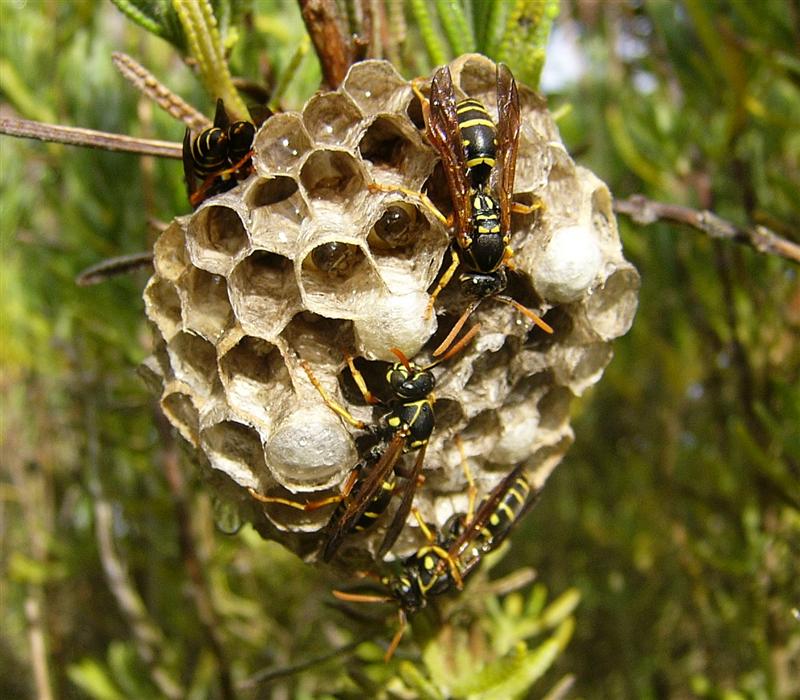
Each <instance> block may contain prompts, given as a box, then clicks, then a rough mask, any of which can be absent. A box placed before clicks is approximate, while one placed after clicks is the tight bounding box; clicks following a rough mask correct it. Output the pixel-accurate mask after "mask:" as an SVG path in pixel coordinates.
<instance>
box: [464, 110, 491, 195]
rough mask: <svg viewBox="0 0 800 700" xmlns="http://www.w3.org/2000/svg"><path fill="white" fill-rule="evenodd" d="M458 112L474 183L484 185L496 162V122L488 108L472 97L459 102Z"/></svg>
mask: <svg viewBox="0 0 800 700" xmlns="http://www.w3.org/2000/svg"><path fill="white" fill-rule="evenodd" d="M456 114H457V115H458V126H459V128H460V130H461V142H462V144H463V146H464V150H465V152H466V156H467V168H468V169H469V175H470V179H471V180H472V185H473V186H474V187H480V186H483V185H485V184H486V182H487V181H488V179H489V175H490V173H491V172H492V168H494V164H495V156H496V151H497V140H496V136H495V126H494V122H493V121H492V119H491V117H490V116H489V113H488V112H487V111H486V108H485V107H484V106H483V105H482V104H481V103H480V102H478V100H475V99H472V98H469V99H466V100H462V101H461V102H459V103H458V105H457V106H456Z"/></svg>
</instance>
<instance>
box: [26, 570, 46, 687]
mask: <svg viewBox="0 0 800 700" xmlns="http://www.w3.org/2000/svg"><path fill="white" fill-rule="evenodd" d="M42 598H43V596H42V591H41V586H33V585H28V596H27V597H26V598H25V620H26V621H27V623H28V643H29V644H30V650H31V666H32V667H33V678H34V681H35V683H36V697H37V698H39V700H53V687H52V684H51V683H50V668H49V666H50V664H49V660H48V656H47V635H46V628H45V624H44V614H43V610H42V607H43V600H42Z"/></svg>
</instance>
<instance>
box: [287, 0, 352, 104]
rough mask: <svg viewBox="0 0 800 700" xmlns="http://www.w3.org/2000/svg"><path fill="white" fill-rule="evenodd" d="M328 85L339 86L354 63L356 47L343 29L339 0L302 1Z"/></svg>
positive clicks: (310, 33) (305, 18)
mask: <svg viewBox="0 0 800 700" xmlns="http://www.w3.org/2000/svg"><path fill="white" fill-rule="evenodd" d="M298 2H299V4H300V13H301V14H302V16H303V22H305V25H306V29H307V30H308V35H309V36H310V37H311V41H312V43H313V44H314V49H315V50H316V52H317V56H318V57H319V63H320V66H321V68H322V78H323V81H324V82H325V83H326V85H327V86H328V87H329V88H330V89H331V90H335V89H336V88H338V87H339V85H340V84H341V82H342V81H343V80H344V76H345V75H346V74H347V70H348V69H349V68H350V64H351V63H352V62H353V48H352V44H351V43H350V41H348V39H347V37H346V36H345V33H344V31H343V30H342V20H341V17H340V16H339V10H338V8H337V6H336V2H335V0H298Z"/></svg>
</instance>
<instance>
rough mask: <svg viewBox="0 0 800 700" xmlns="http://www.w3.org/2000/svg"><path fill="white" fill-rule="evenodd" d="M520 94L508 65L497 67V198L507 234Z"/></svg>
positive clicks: (515, 158)
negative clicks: (498, 177) (498, 180)
mask: <svg viewBox="0 0 800 700" xmlns="http://www.w3.org/2000/svg"><path fill="white" fill-rule="evenodd" d="M519 125H520V109H519V92H518V91H517V83H516V81H515V80H514V76H513V75H512V74H511V71H510V70H509V68H508V66H507V65H505V64H504V63H498V64H497V165H498V171H499V173H500V182H499V183H498V187H497V196H498V199H499V200H500V217H501V224H502V227H503V231H504V232H508V231H510V230H511V196H512V195H513V194H514V173H515V170H516V167H517V149H518V147H519Z"/></svg>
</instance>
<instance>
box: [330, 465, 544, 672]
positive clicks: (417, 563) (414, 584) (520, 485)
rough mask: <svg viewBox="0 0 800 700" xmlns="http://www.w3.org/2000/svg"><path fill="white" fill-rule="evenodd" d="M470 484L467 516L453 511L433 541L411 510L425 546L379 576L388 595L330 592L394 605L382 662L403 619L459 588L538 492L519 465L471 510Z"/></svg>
mask: <svg viewBox="0 0 800 700" xmlns="http://www.w3.org/2000/svg"><path fill="white" fill-rule="evenodd" d="M467 479H468V481H469V484H470V500H469V508H468V513H467V514H463V513H457V514H455V515H453V516H452V517H451V518H450V519H449V520H448V521H447V523H446V524H445V526H444V528H443V530H442V533H441V534H440V535H439V536H438V537H437V536H435V535H434V534H433V532H432V530H431V528H429V527H428V526H427V525H426V524H425V523H424V522H423V520H422V518H421V517H420V516H419V514H418V513H417V512H416V511H414V515H415V516H416V517H417V520H418V521H419V525H420V529H421V530H422V532H423V534H424V535H425V538H426V539H427V543H426V544H424V545H423V546H422V547H420V548H419V549H418V550H417V551H416V552H415V553H414V554H412V555H411V556H410V557H408V558H407V559H406V560H405V561H404V562H403V563H402V566H401V568H400V570H399V572H398V573H396V574H394V575H393V576H384V577H382V578H381V584H382V585H383V586H384V587H385V588H386V589H387V592H388V595H370V594H361V593H346V592H343V591H334V592H333V593H334V595H335V596H336V597H337V598H339V599H340V600H344V601H349V602H359V603H365V602H366V603H389V602H393V603H395V604H397V606H398V618H399V625H398V629H397V632H396V633H395V635H394V637H393V638H392V641H391V643H390V644H389V648H388V649H387V651H386V655H385V657H384V658H385V660H387V661H388V660H389V659H390V658H391V657H392V655H393V654H394V652H395V650H396V649H397V646H398V645H399V643H400V640H401V639H402V636H403V633H404V632H405V628H406V625H407V618H408V616H409V615H412V614H414V613H415V612H417V611H418V610H420V609H422V608H424V607H425V606H426V605H427V603H428V600H429V599H431V598H433V597H434V596H438V595H443V594H445V593H449V592H451V591H453V590H455V589H461V588H462V587H463V581H464V579H465V578H466V577H467V576H468V575H469V574H470V573H472V572H473V571H474V570H475V569H476V568H477V566H478V565H479V564H480V562H481V561H482V558H483V556H484V555H485V554H486V553H487V552H490V551H492V550H494V549H496V548H497V547H498V546H499V545H500V543H501V542H502V541H503V540H504V539H505V537H506V536H507V535H508V533H509V532H510V531H511V528H512V527H513V525H514V524H515V523H516V522H517V521H519V519H520V518H521V517H522V516H523V515H524V514H525V513H526V512H527V511H528V510H529V509H530V508H531V507H532V506H533V505H534V504H535V503H536V501H537V500H538V493H539V492H538V490H537V491H536V492H533V493H532V492H531V487H530V484H529V482H528V480H527V478H526V477H525V474H524V469H523V465H519V466H517V467H515V468H514V469H513V470H512V471H511V472H509V474H508V475H506V476H505V477H504V478H503V480H502V481H500V483H499V484H497V486H495V488H494V489H492V491H491V492H490V493H489V495H488V496H487V497H486V498H485V499H484V500H483V501H482V502H481V504H480V505H479V507H478V509H477V511H474V505H473V504H474V485H473V484H472V479H471V477H470V476H469V473H467Z"/></svg>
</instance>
